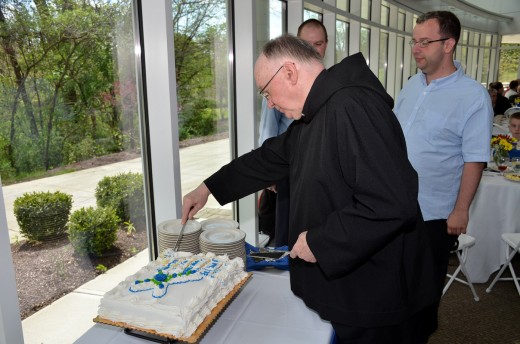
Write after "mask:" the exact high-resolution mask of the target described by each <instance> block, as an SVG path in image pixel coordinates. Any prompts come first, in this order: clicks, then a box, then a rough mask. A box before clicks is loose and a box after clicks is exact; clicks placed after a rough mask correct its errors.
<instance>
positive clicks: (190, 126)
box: [179, 99, 217, 140]
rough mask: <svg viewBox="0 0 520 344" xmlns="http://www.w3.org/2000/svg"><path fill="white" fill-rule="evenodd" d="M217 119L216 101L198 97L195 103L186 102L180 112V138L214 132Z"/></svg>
mask: <svg viewBox="0 0 520 344" xmlns="http://www.w3.org/2000/svg"><path fill="white" fill-rule="evenodd" d="M216 120H217V110H216V105H215V102H214V101H212V100H209V99H198V100H196V101H195V102H194V103H193V104H186V105H185V107H184V109H183V110H182V111H181V112H180V113H179V139H180V140H185V139H189V138H191V137H200V136H207V135H211V134H214V133H215V131H216Z"/></svg>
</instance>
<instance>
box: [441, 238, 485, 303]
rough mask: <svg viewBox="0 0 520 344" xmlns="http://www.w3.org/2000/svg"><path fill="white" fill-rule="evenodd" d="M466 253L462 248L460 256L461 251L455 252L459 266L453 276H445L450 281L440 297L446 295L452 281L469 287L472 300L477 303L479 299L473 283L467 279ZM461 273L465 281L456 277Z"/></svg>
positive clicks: (465, 249)
mask: <svg viewBox="0 0 520 344" xmlns="http://www.w3.org/2000/svg"><path fill="white" fill-rule="evenodd" d="M467 251H468V249H467V248H464V249H462V254H461V251H456V252H455V253H456V254H457V258H458V260H459V266H458V267H457V269H455V271H454V272H453V275H450V274H447V276H448V277H450V279H449V281H448V282H447V283H446V285H445V286H444V289H443V290H442V295H444V294H445V293H446V291H447V290H448V288H449V287H450V286H451V284H452V283H453V281H458V282H460V283H463V284H465V285H467V286H469V287H470V288H471V292H472V293H473V298H474V299H475V301H479V300H480V299H479V297H478V295H477V292H476V291H475V288H474V287H473V282H471V279H470V278H469V277H468V273H467V271H466V256H467ZM461 271H462V273H463V274H464V277H466V280H465V281H464V280H462V279H460V278H458V277H457V276H458V274H459V272H461Z"/></svg>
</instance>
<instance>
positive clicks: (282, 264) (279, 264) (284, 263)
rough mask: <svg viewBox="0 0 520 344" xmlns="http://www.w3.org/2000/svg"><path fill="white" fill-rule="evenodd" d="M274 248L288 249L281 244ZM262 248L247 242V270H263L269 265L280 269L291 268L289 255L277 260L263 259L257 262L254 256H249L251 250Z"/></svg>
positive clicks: (255, 250)
mask: <svg viewBox="0 0 520 344" xmlns="http://www.w3.org/2000/svg"><path fill="white" fill-rule="evenodd" d="M273 249H274V250H279V251H287V250H288V249H289V248H288V247H287V246H280V247H275V248H273ZM258 251H260V248H258V247H256V246H253V245H250V244H248V243H247V242H246V271H252V270H261V269H263V268H265V267H267V266H272V267H275V268H277V269H280V270H289V256H285V257H283V258H280V259H277V260H275V261H265V260H261V261H259V262H256V261H255V260H254V259H253V258H251V257H249V254H250V253H251V252H258Z"/></svg>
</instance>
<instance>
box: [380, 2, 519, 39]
mask: <svg viewBox="0 0 520 344" xmlns="http://www.w3.org/2000/svg"><path fill="white" fill-rule="evenodd" d="M388 2H393V3H396V4H397V5H399V6H400V7H406V8H408V9H410V10H413V11H416V12H419V13H424V12H428V11H435V10H443V11H451V12H453V13H455V14H456V15H457V17H459V19H460V21H461V23H462V25H463V26H464V27H467V28H470V29H473V30H478V31H486V32H493V33H495V32H497V33H500V34H502V35H507V34H520V1H519V0H394V1H388Z"/></svg>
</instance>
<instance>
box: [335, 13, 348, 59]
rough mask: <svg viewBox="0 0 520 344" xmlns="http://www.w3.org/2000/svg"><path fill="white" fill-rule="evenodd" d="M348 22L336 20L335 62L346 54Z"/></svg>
mask: <svg viewBox="0 0 520 344" xmlns="http://www.w3.org/2000/svg"><path fill="white" fill-rule="evenodd" d="M348 35H349V25H348V22H346V21H343V20H339V19H338V20H336V56H335V63H338V62H341V60H343V59H344V58H345V57H347V56H348Z"/></svg>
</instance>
